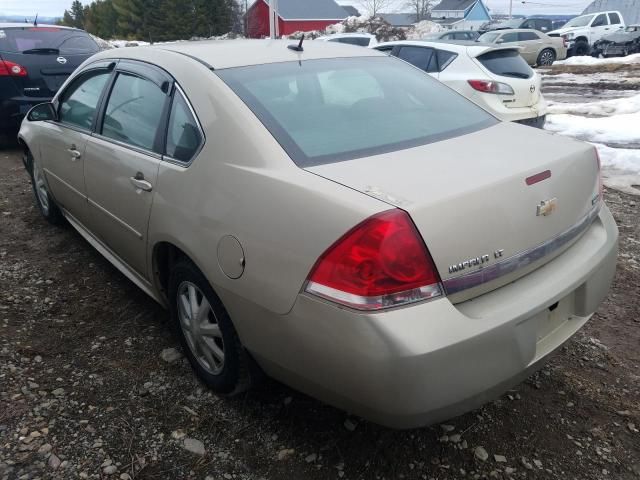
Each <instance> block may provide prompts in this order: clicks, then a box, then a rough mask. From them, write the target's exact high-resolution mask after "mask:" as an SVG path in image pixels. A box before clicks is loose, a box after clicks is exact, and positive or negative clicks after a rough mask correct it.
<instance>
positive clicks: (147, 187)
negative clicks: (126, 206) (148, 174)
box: [129, 172, 153, 192]
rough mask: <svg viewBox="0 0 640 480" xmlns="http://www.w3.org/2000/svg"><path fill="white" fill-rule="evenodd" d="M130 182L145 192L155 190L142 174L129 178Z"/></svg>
mask: <svg viewBox="0 0 640 480" xmlns="http://www.w3.org/2000/svg"><path fill="white" fill-rule="evenodd" d="M129 180H130V181H131V184H132V185H133V186H134V187H136V188H139V189H140V190H144V191H145V192H150V191H151V190H153V185H151V183H149V182H147V181H146V180H145V179H144V175H143V174H142V172H138V173H136V176H135V177H131V178H129Z"/></svg>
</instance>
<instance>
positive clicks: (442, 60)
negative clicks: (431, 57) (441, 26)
mask: <svg viewBox="0 0 640 480" xmlns="http://www.w3.org/2000/svg"><path fill="white" fill-rule="evenodd" d="M436 56H437V57H438V67H439V68H438V71H440V72H441V71H443V70H444V69H445V68H447V67H448V66H449V65H450V64H451V62H453V59H454V58H456V57H457V56H458V54H457V53H453V52H448V51H447V50H436Z"/></svg>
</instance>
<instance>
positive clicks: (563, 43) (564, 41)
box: [562, 37, 569, 48]
mask: <svg viewBox="0 0 640 480" xmlns="http://www.w3.org/2000/svg"><path fill="white" fill-rule="evenodd" d="M562 45H563V46H564V47H565V48H566V47H568V46H569V42H567V37H562Z"/></svg>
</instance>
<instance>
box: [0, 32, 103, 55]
mask: <svg viewBox="0 0 640 480" xmlns="http://www.w3.org/2000/svg"><path fill="white" fill-rule="evenodd" d="M1 31H2V35H0V51H2V52H11V53H24V52H27V53H28V52H29V51H30V50H36V51H37V50H39V49H48V50H51V49H53V50H57V52H55V53H58V54H60V55H73V54H92V53H96V52H98V51H99V48H98V44H97V43H96V42H94V41H93V39H92V38H91V37H90V36H89V34H87V33H85V32H82V31H78V30H68V29H64V28H57V27H25V28H5V29H2V30H1ZM34 53H35V52H34Z"/></svg>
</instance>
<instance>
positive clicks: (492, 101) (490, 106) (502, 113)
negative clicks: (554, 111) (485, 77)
mask: <svg viewBox="0 0 640 480" xmlns="http://www.w3.org/2000/svg"><path fill="white" fill-rule="evenodd" d="M481 97H482V98H480V99H477V100H476V103H478V104H479V105H480V106H481V107H483V108H484V109H485V110H488V111H489V112H491V113H492V114H493V115H495V116H496V117H498V118H499V119H500V120H502V121H503V122H519V123H522V121H533V120H536V119H538V118H540V117H545V116H546V114H547V102H546V100H545V99H544V97H543V96H542V95H541V96H540V99H539V101H538V103H536V104H535V105H531V106H529V107H507V106H506V105H505V103H504V102H503V100H504V97H503V96H502V95H493V94H488V93H485V94H481Z"/></svg>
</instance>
